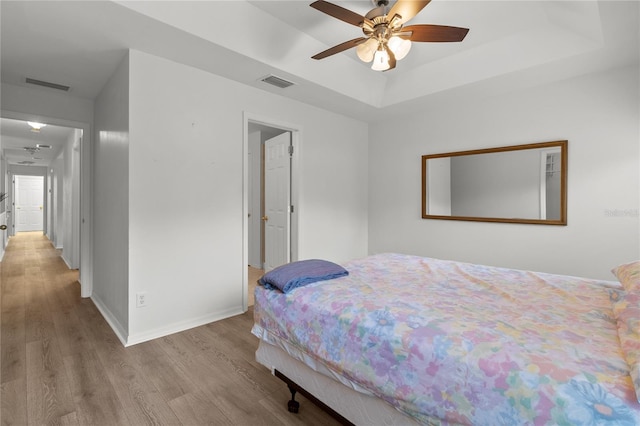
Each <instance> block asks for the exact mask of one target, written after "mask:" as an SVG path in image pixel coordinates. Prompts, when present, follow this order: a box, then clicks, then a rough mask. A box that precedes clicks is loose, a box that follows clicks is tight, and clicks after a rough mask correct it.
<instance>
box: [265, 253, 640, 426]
mask: <svg viewBox="0 0 640 426" xmlns="http://www.w3.org/2000/svg"><path fill="white" fill-rule="evenodd" d="M343 266H344V267H345V268H346V269H347V270H348V271H349V276H346V277H342V278H338V279H335V280H330V281H323V282H318V283H314V284H310V285H308V286H306V287H301V288H297V289H295V290H293V291H292V292H290V293H288V294H283V293H281V292H279V291H277V290H266V289H264V288H262V287H260V286H259V287H258V288H257V289H256V293H255V296H256V305H255V311H254V316H255V325H254V328H253V333H254V334H255V335H256V336H258V337H259V338H262V339H265V340H267V341H269V342H270V343H276V344H277V342H278V341H286V342H288V344H289V345H293V346H294V347H296V348H298V349H299V350H300V351H301V352H303V353H304V354H306V356H308V357H311V358H313V359H315V360H317V361H319V362H322V363H323V364H325V365H326V366H327V367H328V368H329V369H331V370H333V371H334V372H336V373H338V374H340V375H341V376H343V377H344V378H345V379H346V380H348V381H351V382H354V383H356V384H357V385H358V386H360V387H362V388H364V389H366V390H368V391H369V392H371V393H373V394H375V395H376V396H378V397H380V398H382V399H384V400H386V401H387V402H389V403H390V404H392V405H393V406H395V407H396V408H397V409H398V410H400V411H402V412H404V413H406V414H407V415H409V416H412V417H414V418H415V419H417V420H418V421H420V422H422V423H426V424H442V425H447V424H474V425H498V424H503V425H516V424H518V425H519V424H536V425H538V424H539V425H551V424H553V425H555V424H559V425H600V424H618V425H638V424H640V404H639V403H638V401H637V400H636V396H635V391H634V388H633V385H632V383H631V378H630V376H629V367H628V365H627V364H626V362H625V359H624V358H623V356H622V353H621V349H620V342H619V339H618V335H617V329H616V321H615V319H614V318H613V313H612V304H611V300H610V294H611V293H615V292H616V291H617V290H618V288H619V287H618V286H617V284H616V283H613V282H608V281H596V280H588V279H582V278H576V277H567V276H560V275H551V274H543V273H534V272H527V271H520V270H512V269H504V268H497V267H489V266H481V265H474V264H467V263H459V262H451V261H443V260H436V259H429V258H422V257H417V256H408V255H399V254H380V255H374V256H370V257H367V258H364V259H360V260H355V261H351V262H348V263H345V264H343Z"/></svg>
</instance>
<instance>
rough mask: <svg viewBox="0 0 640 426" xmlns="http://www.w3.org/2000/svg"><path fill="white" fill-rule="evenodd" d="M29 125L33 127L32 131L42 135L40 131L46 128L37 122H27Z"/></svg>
mask: <svg viewBox="0 0 640 426" xmlns="http://www.w3.org/2000/svg"><path fill="white" fill-rule="evenodd" d="M27 124H28V125H29V126H31V131H32V132H36V133H40V129H42V128H43V127H46V124H44V123H38V122H37V121H27Z"/></svg>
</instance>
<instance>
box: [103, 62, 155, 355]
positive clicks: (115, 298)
mask: <svg viewBox="0 0 640 426" xmlns="http://www.w3.org/2000/svg"><path fill="white" fill-rule="evenodd" d="M94 141H95V144H94V150H93V155H94V159H93V160H94V161H93V171H94V184H93V192H94V197H93V199H94V206H93V212H94V213H93V223H94V228H93V232H94V233H93V241H94V245H93V250H94V251H93V254H94V262H93V273H94V275H93V294H92V296H91V298H92V300H93V301H94V302H95V304H96V306H98V309H100V311H101V312H102V314H103V315H104V316H105V319H106V320H107V321H108V322H109V324H110V325H111V327H112V328H113V329H114V331H115V332H116V334H117V335H118V337H119V338H120V339H121V340H122V341H123V342H126V338H127V334H128V327H129V271H128V268H129V266H128V264H129V58H128V56H126V57H125V58H124V59H123V61H122V63H121V64H120V65H119V66H118V68H117V69H116V71H115V73H114V74H113V75H112V76H111V78H110V80H109V81H108V82H107V84H106V85H105V87H104V88H103V89H102V92H100V94H99V95H98V97H97V98H96V102H95V135H94ZM156 266H157V265H156Z"/></svg>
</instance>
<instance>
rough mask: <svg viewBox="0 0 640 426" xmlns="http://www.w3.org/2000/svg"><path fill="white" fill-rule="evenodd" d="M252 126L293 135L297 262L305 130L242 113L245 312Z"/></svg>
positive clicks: (292, 241) (293, 223)
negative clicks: (301, 166)
mask: <svg viewBox="0 0 640 426" xmlns="http://www.w3.org/2000/svg"><path fill="white" fill-rule="evenodd" d="M249 122H251V123H256V124H262V125H264V126H269V127H274V128H277V129H282V130H285V131H288V132H291V145H292V146H293V154H292V156H291V205H293V206H294V211H293V213H291V221H290V224H289V240H290V251H291V256H290V260H291V261H294V260H297V259H298V223H299V218H300V211H301V209H300V197H299V194H300V189H299V182H300V166H299V161H298V158H299V156H300V145H301V144H300V142H301V140H302V126H299V125H296V124H292V123H287V122H283V121H279V120H275V119H273V118H269V117H264V116H261V115H258V114H253V113H250V112H247V111H243V113H242V124H243V127H242V136H243V137H242V309H243V311H245V312H246V311H247V309H248V292H249V273H248V268H247V266H248V265H249V218H248V215H249V183H250V182H249Z"/></svg>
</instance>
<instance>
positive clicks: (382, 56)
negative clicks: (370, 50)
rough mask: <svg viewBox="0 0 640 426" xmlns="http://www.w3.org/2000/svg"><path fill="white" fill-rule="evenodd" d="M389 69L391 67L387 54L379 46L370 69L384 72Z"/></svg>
mask: <svg viewBox="0 0 640 426" xmlns="http://www.w3.org/2000/svg"><path fill="white" fill-rule="evenodd" d="M389 68H391V65H390V64H389V54H388V53H387V51H386V50H385V49H384V48H383V47H382V46H380V47H379V48H378V50H376V53H375V54H374V56H373V64H371V69H372V70H374V71H386V70H388V69H389Z"/></svg>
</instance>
